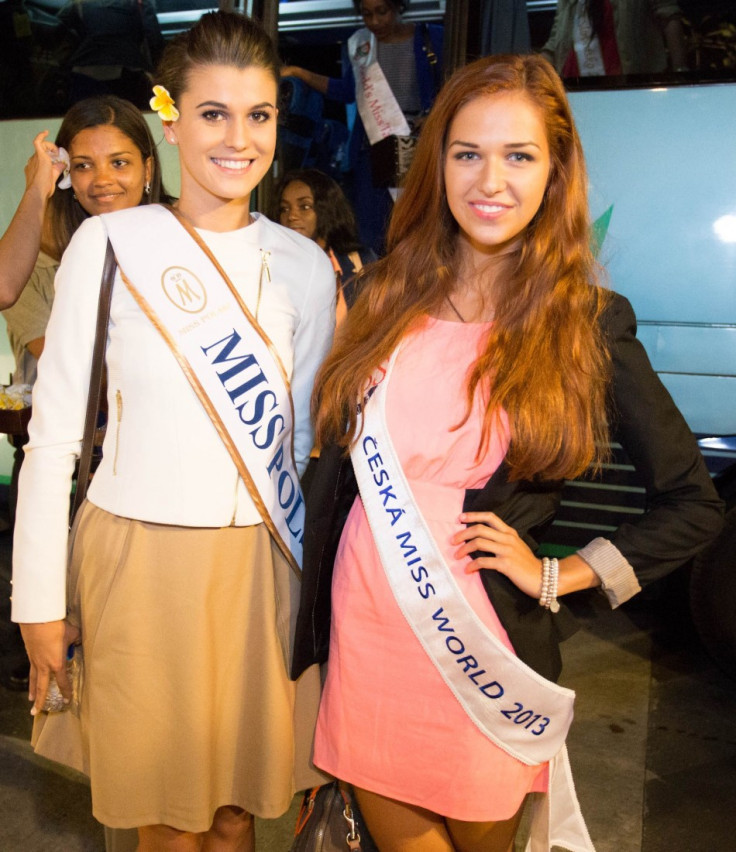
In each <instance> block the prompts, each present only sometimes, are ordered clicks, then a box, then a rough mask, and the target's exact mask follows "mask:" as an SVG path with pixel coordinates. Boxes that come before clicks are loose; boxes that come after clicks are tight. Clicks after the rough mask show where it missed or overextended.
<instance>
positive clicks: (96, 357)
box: [70, 240, 118, 523]
mask: <svg viewBox="0 0 736 852" xmlns="http://www.w3.org/2000/svg"><path fill="white" fill-rule="evenodd" d="M117 265H118V263H117V260H115V252H114V250H113V247H112V243H111V242H110V240H108V241H107V251H106V253H105V265H104V266H103V268H102V283H101V284H100V300H99V302H98V303H97V328H96V330H95V343H94V347H93V349H92V372H91V373H90V377H89V393H88V394H87V414H86V416H85V419H84V436H83V438H82V451H81V453H80V455H79V472H78V473H77V490H76V491H75V493H74V502H73V504H72V512H71V518H70V523H71V522H72V521H74V516H75V515H76V514H77V511H78V510H79V507H80V506H81V505H82V502H83V501H84V498H85V496H86V495H87V486H88V485H89V476H90V471H91V469H92V450H93V448H94V437H95V429H96V427H97V414H98V412H99V410H100V398H101V396H102V378H103V375H104V372H105V345H106V343H107V326H108V323H109V321H110V303H111V302H112V285H113V282H114V280H115V270H116V269H117Z"/></svg>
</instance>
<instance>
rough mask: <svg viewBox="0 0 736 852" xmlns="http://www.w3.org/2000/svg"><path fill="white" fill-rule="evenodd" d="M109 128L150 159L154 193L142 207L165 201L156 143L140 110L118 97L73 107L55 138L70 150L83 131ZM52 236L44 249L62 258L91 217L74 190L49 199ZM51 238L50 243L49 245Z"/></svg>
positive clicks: (58, 192)
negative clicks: (86, 220) (75, 233)
mask: <svg viewBox="0 0 736 852" xmlns="http://www.w3.org/2000/svg"><path fill="white" fill-rule="evenodd" d="M105 125H110V126H112V127H117V129H118V130H119V131H120V132H121V133H124V134H125V135H126V136H127V137H128V138H129V139H130V141H131V142H132V143H133V144H134V145H135V147H136V148H137V149H138V150H139V151H140V154H141V157H142V158H143V163H144V164H145V162H146V160H148V159H149V158H150V160H151V191H150V193H149V194H145V193H144V195H143V197H142V198H141V200H140V203H141V204H152V203H155V202H157V201H161V200H164V199H165V198H166V196H165V194H164V190H163V185H162V182H161V164H160V162H159V159H158V151H157V149H156V143H155V142H154V141H153V136H152V135H151V131H150V129H149V127H148V124H146V120H145V118H144V117H143V115H142V113H141V111H140V110H139V109H138V107H136V106H134V105H133V104H132V103H131V102H130V101H126V100H123V98H118V97H116V96H115V95H95V96H94V97H91V98H85V100H83V101H78V102H77V103H76V104H74V106H72V107H71V108H70V109H69V111H68V112H67V113H66V115H65V116H64V120H63V121H62V122H61V127H60V128H59V132H58V134H57V135H56V144H57V145H58V146H59V147H60V148H66V149H67V150H69V149H70V148H71V146H72V142H73V141H74V137H75V136H76V135H77V134H78V133H80V132H81V131H82V130H88V129H89V128H92V127H103V126H105ZM46 215H47V226H48V227H47V229H46V233H47V234H48V235H49V236H48V237H47V240H46V241H45V245H44V247H45V248H47V249H48V251H49V253H50V254H52V255H54V256H55V257H56V258H57V259H59V258H60V257H61V256H62V254H64V251H65V250H66V247H67V246H68V245H69V241H70V240H71V238H72V236H73V235H74V232H75V231H76V230H77V228H78V227H79V226H80V225H81V224H82V222H84V220H85V219H86V218H87V217H88V216H89V214H88V213H87V211H86V210H85V209H84V208H83V207H82V205H81V204H80V203H79V202H78V201H77V200H76V199H75V198H74V193H73V190H69V189H67V190H62V189H57V190H56V191H55V192H54V194H53V195H52V196H51V198H50V200H49V206H48V209H47V214H46ZM48 239H50V240H51V244H50V245H48V244H47V241H48Z"/></svg>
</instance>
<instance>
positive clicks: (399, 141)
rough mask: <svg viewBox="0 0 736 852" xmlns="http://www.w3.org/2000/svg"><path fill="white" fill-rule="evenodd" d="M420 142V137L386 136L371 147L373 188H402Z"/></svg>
mask: <svg viewBox="0 0 736 852" xmlns="http://www.w3.org/2000/svg"><path fill="white" fill-rule="evenodd" d="M418 141H419V137H418V136H386V137H384V138H383V139H381V141H380V142H376V144H375V145H371V148H370V154H371V173H372V178H373V186H375V187H376V188H384V187H389V186H400V185H401V181H402V179H403V177H404V175H405V174H406V173H407V172H408V171H409V166H410V165H411V161H412V160H413V159H414V149H415V148H416V145H417V142H418Z"/></svg>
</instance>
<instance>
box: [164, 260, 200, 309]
mask: <svg viewBox="0 0 736 852" xmlns="http://www.w3.org/2000/svg"><path fill="white" fill-rule="evenodd" d="M161 286H162V287H163V290H164V293H166V297H167V298H168V300H169V301H170V302H171V304H172V305H174V306H175V307H177V308H179V310H181V311H186V312H187V313H188V314H198V313H199V312H200V311H203V310H204V309H205V307H206V306H207V291H206V290H205V288H204V284H202V282H201V281H200V280H199V278H197V276H196V275H195V274H194V273H193V272H191V271H190V270H189V269H185V268H184V267H183V266H170V267H169V268H168V269H166V270H164V273H163V275H162V276H161Z"/></svg>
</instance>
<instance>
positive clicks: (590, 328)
mask: <svg viewBox="0 0 736 852" xmlns="http://www.w3.org/2000/svg"><path fill="white" fill-rule="evenodd" d="M388 244H389V252H388V255H387V257H386V258H385V259H383V260H381V261H379V262H378V263H377V264H376V265H375V266H374V267H373V268H372V269H371V271H370V272H369V274H368V276H367V279H368V280H367V281H366V284H365V287H364V288H363V289H362V290H361V294H360V296H359V298H358V300H357V302H356V304H355V306H354V307H353V308H352V310H351V312H350V313H349V314H348V317H347V319H346V321H345V322H344V324H343V325H342V326H341V328H340V330H339V332H338V335H337V338H336V341H335V345H334V348H333V350H332V353H331V355H330V356H328V358H327V360H326V361H325V363H324V364H323V366H322V368H321V371H320V373H319V375H318V378H317V383H316V390H315V396H314V409H315V412H316V418H317V434H318V440H319V442H320V445H321V458H320V462H319V465H318V467H317V471H316V474H315V479H314V482H313V484H312V488H311V491H310V495H309V502H310V505H309V507H308V510H307V516H308V517H307V523H306V526H305V529H306V535H305V541H304V547H305V551H304V552H305V560H304V576H303V585H302V605H301V609H300V615H299V622H298V626H297V651H296V655H295V658H294V662H293V670H292V674H293V675H296V674H298V673H299V672H300V671H301V670H303V668H304V667H305V666H307V665H308V664H310V663H312V662H315V661H324V660H325V659H327V657H328V652H329V665H328V674H327V680H326V684H325V690H324V694H323V697H322V703H321V708H320V716H319V721H318V726H317V735H316V745H315V762H316V764H317V765H318V766H320V768H322V769H324V770H326V771H328V772H330V773H332V774H333V775H335V776H336V777H338V778H341V779H344V780H345V781H347V782H349V783H350V784H352V785H353V787H354V789H355V792H356V796H357V799H358V803H359V805H360V807H361V809H362V811H363V814H364V816H365V819H366V822H367V825H368V828H369V830H370V832H371V833H372V834H373V836H374V838H375V840H376V843H377V845H378V847H379V848H380V849H381V852H399V850H400V852H414V850H416V852H419V850H421V852H450V850H463V852H469V850H479V851H480V850H483V852H506V850H509V849H511V848H512V845H513V841H514V837H515V834H516V832H517V828H518V825H519V821H520V818H521V813H522V808H523V804H524V801H525V798H526V796H527V794H528V793H530V792H535V791H536V792H545V791H546V792H548V793H549V797H550V803H551V805H552V810H551V811H550V813H551V814H552V819H551V821H550V825H549V831H548V833H547V837H546V840H544V839H542V840H541V841H540V842H541V843H542V845H541V846H539V847H538V848H545V847H544V844H545V843H547V844H549V845H548V847H547V848H551V846H552V845H553V844H554V845H561V846H565V845H566V844H567V848H574V849H588V848H592V844H591V843H590V839H589V837H588V835H587V831H586V830H585V826H584V823H583V822H582V818H573V819H571V821H570V822H569V823H568V824H567V826H562V825H561V824H560V823H559V821H558V820H557V819H556V815H557V814H559V813H561V809H564V808H565V807H567V809H568V811H567V812H568V813H571V814H577V815H578V817H579V809H578V807H577V802H576V800H575V798H574V791H573V790H572V788H571V784H570V783H569V779H570V775H569V771H568V769H567V765H566V753H565V748H564V742H565V736H566V732H567V729H568V727H569V724H570V721H571V718H572V700H573V697H574V696H573V695H572V694H571V693H570V692H569V690H565V689H562V688H561V687H559V686H557V684H556V680H557V678H558V676H559V673H560V668H561V660H560V654H559V648H558V646H559V642H560V640H561V639H563V638H565V637H566V636H568V635H570V633H571V632H572V631H573V630H574V629H575V627H574V623H573V620H572V617H571V615H570V614H569V613H568V612H567V610H566V609H565V608H564V607H561V606H560V603H559V602H558V599H557V598H558V596H560V597H562V596H564V595H567V594H569V593H571V592H575V591H578V590H581V589H587V588H592V587H600V588H601V589H602V590H603V592H604V593H605V595H606V596H607V597H608V599H609V601H610V603H611V605H612V606H614V607H615V606H618V605H619V604H621V603H622V602H624V601H625V600H627V599H628V598H630V597H632V596H633V595H635V594H636V593H637V592H638V591H639V590H640V588H641V586H642V585H644V584H646V583H648V582H650V581H652V580H654V579H656V578H658V577H661V576H662V575H664V574H665V573H667V572H668V571H670V570H672V569H673V568H675V567H676V566H677V565H679V564H680V563H682V562H684V561H685V560H686V559H688V558H689V557H691V556H692V555H693V554H694V553H696V552H697V551H699V550H700V549H701V548H702V547H704V546H705V545H706V544H707V543H708V541H709V540H710V539H711V538H712V537H713V536H714V535H715V534H716V533H717V531H718V529H719V527H720V523H721V505H720V501H719V500H718V497H717V495H716V493H715V491H714V489H713V487H712V485H711V482H710V479H709V476H708V473H707V471H706V469H705V466H704V464H703V460H702V457H701V456H700V454H699V452H698V449H697V445H696V443H695V441H694V439H693V437H692V435H691V433H690V431H689V429H688V427H687V425H686V424H685V422H684V420H683V419H682V416H681V415H680V414H679V412H678V411H677V409H676V408H675V406H674V404H673V402H672V400H671V399H670V397H669V395H668V394H667V391H666V390H665V389H664V388H663V386H662V385H661V383H660V382H659V380H658V378H657V376H656V374H655V373H654V372H653V370H652V368H651V366H650V364H649V362H648V360H647V357H646V354H645V352H644V350H643V348H642V347H641V345H640V344H639V343H638V342H637V340H636V336H635V332H636V322H635V318H634V315H633V312H632V310H631V307H630V305H629V304H628V302H627V301H626V300H625V299H623V298H622V297H620V296H618V295H616V294H615V293H613V292H611V291H607V290H604V289H603V288H602V287H601V286H600V284H599V279H600V274H599V270H598V268H597V265H596V262H595V260H594V258H593V255H592V253H591V250H590V223H589V218H588V210H587V202H586V174H585V164H584V159H583V152H582V147H581V144H580V140H579V137H578V135H577V131H576V129H575V126H574V123H573V119H572V115H571V112H570V108H569V105H568V103H567V99H566V97H565V93H564V89H563V87H562V85H561V83H560V80H559V78H558V76H557V74H556V73H555V71H554V69H553V68H552V66H551V65H550V64H549V63H548V62H547V61H546V60H545V59H543V58H541V57H539V56H518V57H508V56H506V57H504V56H490V57H486V58H483V59H481V60H479V61H478V62H476V63H473V64H472V65H469V66H467V67H466V68H464V69H461V70H460V71H458V72H457V73H456V74H455V75H454V76H453V77H452V79H451V80H450V81H449V82H448V83H447V84H446V85H445V87H444V89H443V90H442V92H441V93H440V95H439V97H438V99H437V101H436V103H435V106H434V108H433V111H432V113H431V114H430V116H429V118H428V120H427V122H426V124H425V127H424V131H423V134H422V137H421V139H420V142H419V146H418V149H417V152H416V157H415V160H414V163H413V165H412V168H411V171H410V174H409V176H408V179H407V182H406V185H405V189H404V192H403V194H402V196H401V197H400V199H399V201H398V203H397V205H396V210H395V213H394V216H393V218H392V221H391V226H390V230H389V235H388ZM611 439H613V440H616V441H620V442H621V443H622V444H623V445H624V447H625V449H626V450H627V452H628V453H629V455H630V456H631V458H632V460H633V462H634V464H635V465H636V467H637V469H638V470H639V472H640V473H641V475H642V477H643V479H644V481H645V483H646V486H647V492H648V511H647V512H646V513H645V514H643V515H642V516H641V518H640V519H638V520H636V521H635V522H632V523H627V524H626V525H624V526H622V527H620V528H619V529H618V530H617V531H616V532H615V533H613V534H612V535H611V536H610V538H608V539H603V538H598V539H595V540H593V541H592V542H590V543H589V544H588V545H586V546H585V547H584V548H583V549H582V550H580V551H579V552H578V553H577V554H574V555H571V556H567V557H565V558H564V559H560V560H559V561H558V560H556V559H547V558H541V559H540V558H539V557H538V556H537V555H536V549H537V545H536V543H535V539H537V540H538V536H539V535H540V533H541V532H542V531H543V529H544V527H545V526H546V525H547V524H548V523H549V522H550V521H551V519H552V517H553V516H554V514H555V511H556V508H557V505H558V503H559V495H560V489H561V485H562V480H563V479H564V478H567V477H574V476H577V475H579V474H581V473H582V472H583V471H585V470H586V469H588V468H590V467H593V468H595V467H596V466H599V465H600V464H601V462H602V461H603V459H604V456H605V452H606V450H605V446H606V442H607V441H609V440H611ZM358 488H359V496H356V495H358ZM561 803H562V804H561ZM534 826H535V827H534V829H533V831H535V832H538V831H542V830H545V819H544V818H543V819H541V821H540V822H539V823H537V822H535V823H534ZM571 826H572V828H571ZM571 844H572V845H571Z"/></svg>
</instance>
